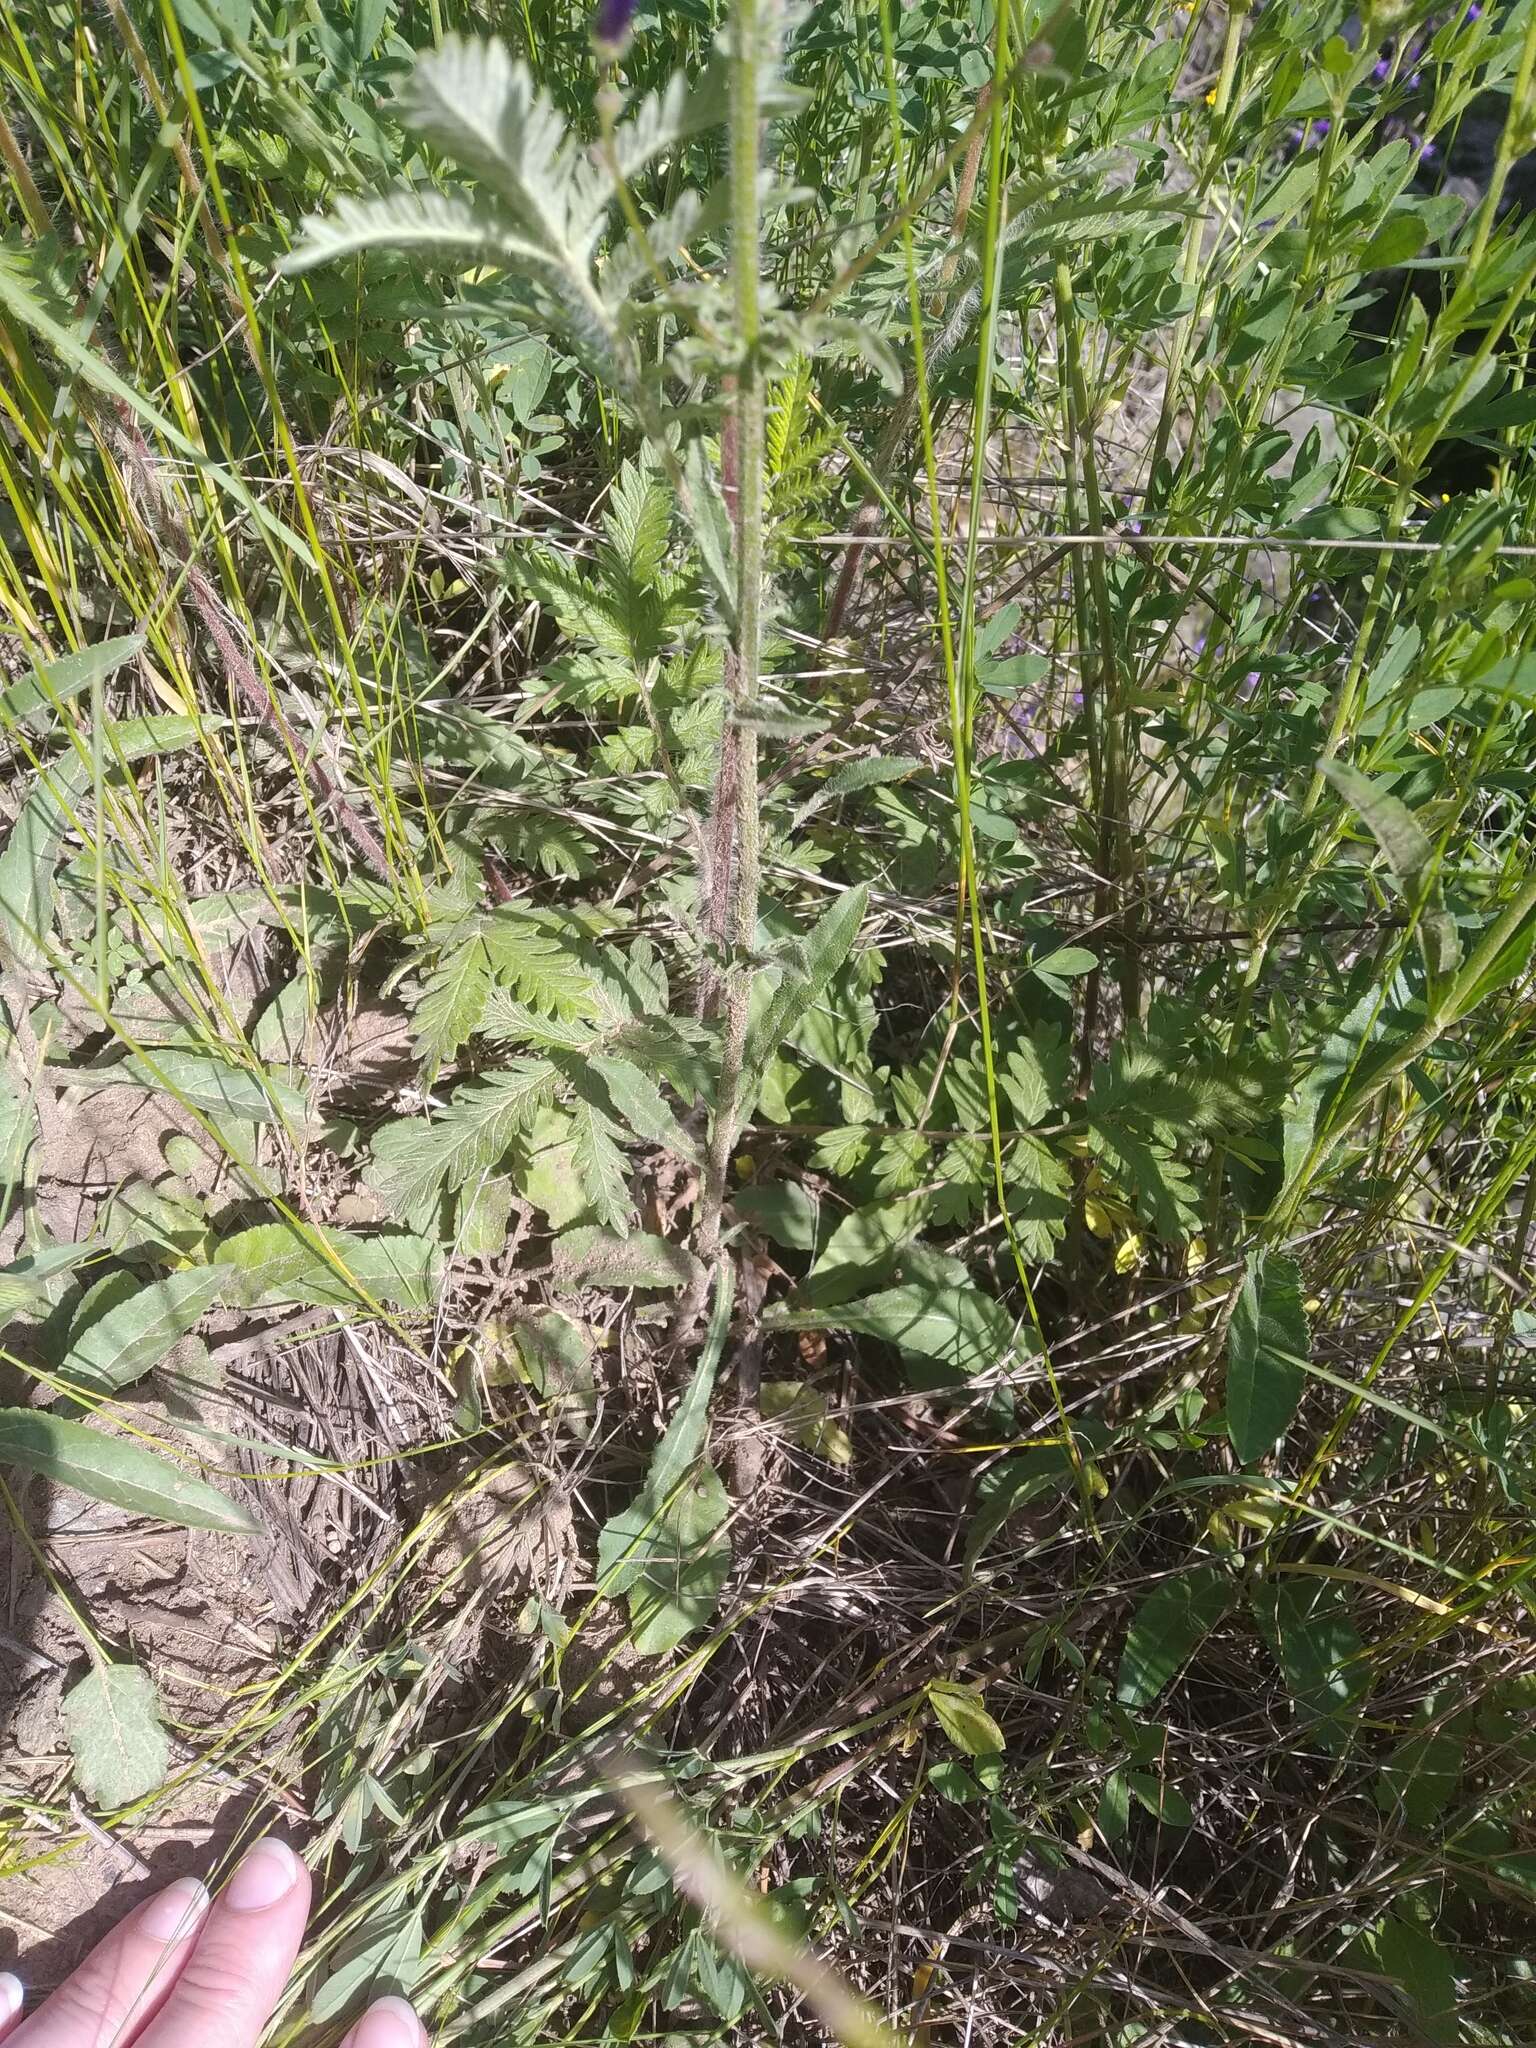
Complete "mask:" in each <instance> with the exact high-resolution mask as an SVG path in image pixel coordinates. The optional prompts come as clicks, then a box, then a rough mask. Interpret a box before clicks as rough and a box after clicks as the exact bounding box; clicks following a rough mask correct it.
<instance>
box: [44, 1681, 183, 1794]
mask: <svg viewBox="0 0 1536 2048" xmlns="http://www.w3.org/2000/svg"><path fill="white" fill-rule="evenodd" d="M64 1732H65V1734H66V1736H67V1737H68V1739H69V1749H70V1754H71V1756H73V1758H74V1760H75V1776H76V1777H77V1778H78V1779H79V1781H80V1789H81V1791H82V1792H83V1793H84V1794H85V1796H86V1798H87V1799H88V1800H89V1801H90V1802H91V1804H92V1805H93V1806H97V1807H101V1808H103V1809H110V1808H115V1807H119V1806H131V1805H132V1804H133V1802H134V1800H136V1799H142V1798H143V1797H144V1796H145V1794H146V1793H149V1792H153V1791H155V1790H157V1789H158V1787H159V1786H161V1785H163V1784H164V1783H165V1780H166V1777H167V1775H168V1773H169V1771H170V1765H171V1745H170V1740H169V1738H168V1737H167V1735H166V1732H165V1729H164V1727H163V1726H162V1725H161V1721H160V1697H159V1694H158V1693H157V1692H156V1691H155V1686H154V1681H153V1680H152V1679H151V1677H150V1675H149V1673H148V1672H147V1671H143V1670H141V1669H140V1668H139V1666H138V1665H137V1664H98V1665H97V1666H96V1667H95V1669H94V1670H92V1671H89V1672H87V1673H86V1675H85V1677H84V1678H82V1679H81V1680H80V1683H79V1684H78V1685H75V1686H71V1688H70V1690H69V1691H68V1692H67V1693H65V1695H64Z"/></svg>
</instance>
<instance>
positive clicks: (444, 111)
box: [400, 35, 608, 270]
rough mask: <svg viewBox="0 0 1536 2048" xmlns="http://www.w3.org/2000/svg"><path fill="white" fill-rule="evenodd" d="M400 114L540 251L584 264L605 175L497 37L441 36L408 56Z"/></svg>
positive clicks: (602, 196)
mask: <svg viewBox="0 0 1536 2048" xmlns="http://www.w3.org/2000/svg"><path fill="white" fill-rule="evenodd" d="M400 117H401V119H402V120H403V121H404V122H405V124H406V126H407V127H408V128H410V129H411V130H412V131H413V132H414V133H415V134H417V135H420V136H422V137H424V138H425V140H426V141H428V142H431V143H433V144H435V146H436V147H437V148H438V149H440V150H442V151H443V153H444V154H445V155H446V156H450V157H452V158H453V160H454V162H455V163H456V164H458V165H459V166H460V167H461V169H463V170H466V171H468V172H470V173H471V175H472V176H473V177H474V178H475V179H476V180H477V181H478V182H479V183H480V184H481V185H482V186H483V187H485V188H486V189H488V190H489V191H492V192H494V193H495V194H496V195H497V197H498V198H499V199H500V200H501V202H502V204H503V205H504V206H505V207H506V208H507V210H508V212H509V214H510V215H511V218H512V220H513V221H514V222H515V223H516V225H517V227H518V228H519V229H520V230H521V231H522V233H523V234H525V235H526V236H527V237H528V238H529V239H530V240H532V241H533V242H534V243H536V244H537V245H538V246H539V247H540V248H541V249H542V250H544V251H546V252H548V254H550V255H552V256H557V257H559V258H560V259H561V260H562V261H563V262H565V263H566V264H567V265H568V266H569V267H571V268H572V269H576V270H580V269H583V268H584V263H585V258H586V257H587V255H588V254H589V253H590V249H591V244H592V241H593V239H594V237H595V235H596V231H597V228H598V226H599V224H600V222H601V218H602V214H603V210H604V208H605V206H606V204H607V199H608V187H607V180H606V178H604V177H603V176H602V174H601V173H600V172H598V171H597V169H596V168H595V167H594V166H592V165H590V164H589V163H588V162H587V161H586V160H585V157H584V153H583V152H582V151H581V150H580V148H579V145H578V144H577V142H576V141H575V139H574V138H573V137H571V136H570V135H569V134H568V133H567V131H566V126H565V123H564V121H563V120H562V119H561V116H560V113H559V110H558V109H557V108H556V106H555V104H554V102H553V101H552V100H550V99H549V98H548V97H547V96H546V95H545V94H544V93H542V92H541V91H540V90H539V88H538V87H537V86H536V85H535V84H534V81H533V79H532V77H531V76H530V75H529V72H528V68H527V66H526V65H525V64H523V63H522V62H521V61H520V60H519V59H516V58H514V57H512V56H510V55H509V54H508V51H507V47H506V45H505V43H503V42H502V41H501V40H500V38H499V37H497V38H491V39H488V40H485V39H480V38H477V37H468V36H458V35H449V36H445V37H444V38H443V41H442V43H441V45H440V46H439V48H437V49H436V50H430V51H428V52H426V53H425V54H424V55H423V56H421V57H418V58H417V60H416V67H415V69H414V71H413V72H412V73H411V75H410V77H409V78H408V79H407V81H406V83H405V85H404V87H403V88H402V89H401V93H400Z"/></svg>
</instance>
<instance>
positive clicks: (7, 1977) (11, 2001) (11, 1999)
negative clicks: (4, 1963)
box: [0, 1970, 27, 2025]
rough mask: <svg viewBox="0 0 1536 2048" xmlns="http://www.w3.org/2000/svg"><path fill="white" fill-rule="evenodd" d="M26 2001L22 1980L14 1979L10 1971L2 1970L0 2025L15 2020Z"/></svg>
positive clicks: (0, 1978)
mask: <svg viewBox="0 0 1536 2048" xmlns="http://www.w3.org/2000/svg"><path fill="white" fill-rule="evenodd" d="M26 2001H27V1994H26V1991H25V1989H24V1988H23V1985H22V1981H21V1979H20V1978H19V1977H13V1976H12V1975H11V1973H10V1971H9V1970H0V2025H3V2024H4V2022H5V2021H6V2020H13V2019H15V2017H16V2015H17V2013H19V2012H20V2011H21V2008H22V2007H23V2005H25V2004H26Z"/></svg>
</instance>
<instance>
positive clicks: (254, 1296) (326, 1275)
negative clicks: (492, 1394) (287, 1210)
mask: <svg viewBox="0 0 1536 2048" xmlns="http://www.w3.org/2000/svg"><path fill="white" fill-rule="evenodd" d="M218 1259H219V1263H220V1266H221V1267H222V1268H223V1269H225V1270H226V1272H227V1273H228V1275H229V1278H228V1281H227V1283H226V1297H227V1298H228V1299H229V1300H231V1301H238V1302H240V1303H242V1304H244V1305H245V1306H247V1307H251V1308H258V1307H260V1308H265V1307H272V1306H275V1305H276V1304H277V1303H279V1302H289V1301H292V1302H303V1303H309V1304H312V1305H314V1306H316V1307H327V1308H329V1307H338V1308H342V1307H345V1308H353V1307H356V1306H357V1305H358V1304H359V1303H366V1302H368V1301H375V1302H380V1303H382V1304H383V1305H384V1306H386V1307H390V1308H416V1309H422V1308H431V1307H432V1306H433V1304H434V1302H435V1300H436V1298H437V1286H438V1279H439V1274H440V1270H441V1265H442V1250H441V1247H440V1246H439V1245H437V1244H436V1243H434V1242H433V1240H432V1239H431V1238H427V1237H420V1236H417V1235H414V1234H413V1233H411V1232H409V1231H403V1230H401V1231H385V1232H380V1233H378V1234H376V1235H373V1236H368V1237H362V1236H358V1235H356V1234H355V1233H353V1232H350V1231H345V1230H327V1229H324V1228H322V1227H321V1226H320V1225H318V1224H312V1225H310V1226H308V1228H307V1229H306V1230H305V1231H303V1232H300V1231H298V1230H297V1229H295V1228H294V1227H293V1226H292V1225H291V1224H288V1223H282V1222H278V1223H258V1224H255V1225H253V1226H252V1227H251V1228H250V1229H249V1230H241V1231H237V1232H235V1234H234V1235H233V1236H231V1237H226V1238H224V1239H222V1240H221V1241H220V1243H219V1246H218Z"/></svg>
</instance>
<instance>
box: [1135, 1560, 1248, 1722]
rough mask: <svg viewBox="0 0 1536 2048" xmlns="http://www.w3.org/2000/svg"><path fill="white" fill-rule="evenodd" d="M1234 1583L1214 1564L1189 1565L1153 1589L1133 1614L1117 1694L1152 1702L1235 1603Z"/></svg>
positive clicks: (1142, 1702) (1138, 1702)
mask: <svg viewBox="0 0 1536 2048" xmlns="http://www.w3.org/2000/svg"><path fill="white" fill-rule="evenodd" d="M1232 1598H1233V1593H1232V1585H1231V1581H1230V1580H1229V1579H1228V1578H1227V1576H1226V1574H1225V1573H1224V1572H1221V1571H1219V1570H1217V1569H1216V1567H1215V1566H1214V1565H1205V1564H1193V1565H1188V1566H1186V1567H1185V1569H1184V1570H1183V1571H1181V1572H1178V1573H1176V1574H1175V1575H1174V1576H1173V1577H1172V1578H1169V1579H1165V1580H1164V1581H1163V1583H1162V1584H1161V1585H1160V1586H1158V1587H1156V1588H1155V1590H1154V1591H1152V1592H1151V1593H1149V1594H1148V1595H1147V1597H1146V1599H1145V1600H1143V1601H1142V1603H1141V1605H1140V1606H1139V1607H1138V1608H1137V1610H1136V1612H1135V1614H1134V1615H1133V1616H1132V1617H1131V1626H1130V1632H1129V1634H1128V1635H1127V1636H1126V1639H1125V1649H1124V1650H1123V1651H1122V1653H1121V1657H1120V1674H1119V1678H1118V1680H1117V1682H1116V1686H1115V1698H1116V1699H1117V1700H1119V1702H1120V1704H1121V1705H1122V1706H1123V1707H1146V1706H1150V1705H1151V1703H1152V1701H1153V1700H1155V1699H1156V1698H1157V1696H1158V1694H1159V1693H1160V1692H1161V1691H1162V1690H1163V1688H1164V1686H1166V1685H1168V1684H1170V1683H1171V1682H1172V1680H1173V1679H1174V1678H1175V1677H1176V1676H1177V1674H1178V1673H1179V1672H1180V1671H1181V1670H1182V1669H1183V1668H1184V1666H1185V1665H1186V1664H1187V1663H1188V1662H1189V1660H1190V1658H1191V1657H1192V1656H1193V1655H1194V1654H1195V1652H1196V1650H1198V1649H1199V1647H1200V1645H1201V1644H1202V1643H1203V1642H1204V1641H1205V1639H1206V1637H1207V1636H1208V1635H1209V1634H1210V1632H1211V1630H1212V1629H1213V1628H1215V1626H1216V1624H1217V1623H1218V1622H1219V1621H1220V1620H1221V1618H1222V1616H1223V1615H1224V1614H1225V1613H1226V1611H1227V1609H1228V1607H1229V1606H1230V1605H1231V1604H1232Z"/></svg>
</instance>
